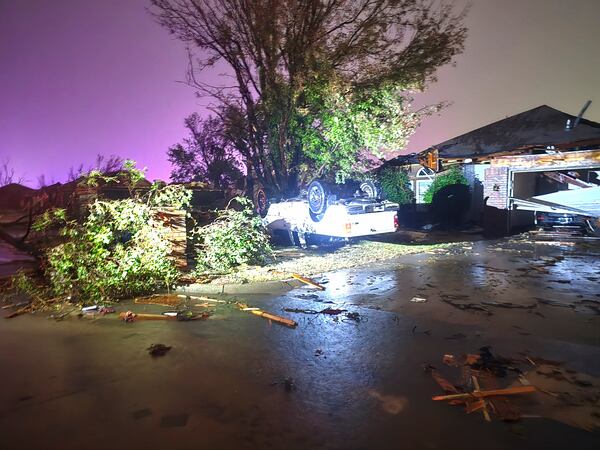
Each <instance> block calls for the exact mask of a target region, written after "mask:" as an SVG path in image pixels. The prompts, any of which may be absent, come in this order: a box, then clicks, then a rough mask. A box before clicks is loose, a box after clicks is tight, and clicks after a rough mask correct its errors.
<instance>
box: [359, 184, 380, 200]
mask: <svg viewBox="0 0 600 450" xmlns="http://www.w3.org/2000/svg"><path fill="white" fill-rule="evenodd" d="M360 190H361V191H362V192H363V193H364V194H365V195H366V196H367V198H379V188H378V187H377V185H376V184H375V183H374V182H373V181H371V180H367V181H363V182H362V183H360Z"/></svg>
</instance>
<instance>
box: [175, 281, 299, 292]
mask: <svg viewBox="0 0 600 450" xmlns="http://www.w3.org/2000/svg"><path fill="white" fill-rule="evenodd" d="M302 285H303V284H302V283H301V282H299V281H297V280H284V281H263V282H257V283H246V284H210V283H209V284H190V285H188V286H180V287H178V288H176V289H175V293H176V294H190V295H198V294H199V295H207V294H208V295H219V294H257V295H273V294H285V293H286V292H289V291H291V290H293V289H296V288H298V287H300V286H302Z"/></svg>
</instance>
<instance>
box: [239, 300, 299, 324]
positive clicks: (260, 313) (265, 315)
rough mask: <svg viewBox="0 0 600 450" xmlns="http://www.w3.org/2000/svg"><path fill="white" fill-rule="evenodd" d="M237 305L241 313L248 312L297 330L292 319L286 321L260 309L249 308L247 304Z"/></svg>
mask: <svg viewBox="0 0 600 450" xmlns="http://www.w3.org/2000/svg"><path fill="white" fill-rule="evenodd" d="M237 305H238V308H240V310H241V311H248V312H250V313H252V314H254V315H255V316H259V317H263V318H265V319H269V320H272V321H273V322H277V323H280V324H282V325H285V326H286V327H290V328H296V326H297V325H298V324H297V323H296V322H295V321H293V320H291V319H286V318H285V317H281V316H278V315H276V314H272V313H269V312H266V311H262V310H261V309H260V308H253V307H249V306H248V305H246V304H245V303H237Z"/></svg>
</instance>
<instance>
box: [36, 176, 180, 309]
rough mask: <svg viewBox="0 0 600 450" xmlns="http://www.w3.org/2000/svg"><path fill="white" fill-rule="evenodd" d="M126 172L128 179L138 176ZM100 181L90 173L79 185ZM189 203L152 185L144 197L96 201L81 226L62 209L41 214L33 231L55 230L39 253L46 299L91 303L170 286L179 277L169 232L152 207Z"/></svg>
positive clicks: (175, 191) (172, 190) (174, 191)
mask: <svg viewBox="0 0 600 450" xmlns="http://www.w3.org/2000/svg"><path fill="white" fill-rule="evenodd" d="M130 172H131V177H137V176H138V175H139V173H140V171H137V169H134V170H131V171H130ZM126 175H127V176H126V178H130V175H128V174H126ZM100 176H103V175H97V174H91V175H89V177H88V179H87V180H84V182H94V181H95V179H97V178H99V177H100ZM190 198H191V193H190V192H189V191H187V190H186V189H185V188H183V187H182V186H161V185H158V184H155V185H153V187H152V189H151V190H150V192H149V193H148V195H146V196H145V197H141V196H136V197H134V198H129V199H124V200H111V201H100V200H96V201H95V202H94V203H93V204H92V205H90V207H89V212H88V215H87V217H86V218H85V220H84V221H83V222H81V223H79V222H77V221H75V220H71V219H69V218H68V217H67V215H66V212H65V211H64V210H62V209H56V210H53V211H48V212H46V213H44V214H43V215H42V216H40V217H39V219H38V220H37V221H36V223H35V224H34V229H36V230H38V231H43V230H48V229H50V228H55V229H58V230H59V236H60V243H59V244H58V245H56V246H53V247H51V248H49V249H48V250H47V251H46V254H45V256H46V261H45V265H44V274H45V276H46V279H47V281H49V284H50V286H49V288H50V291H51V293H50V294H51V295H54V296H61V297H69V298H71V299H72V301H76V302H81V303H84V304H90V303H91V304H93V303H98V302H102V301H112V300H118V299H120V298H125V297H129V296H134V295H140V294H146V293H150V292H153V291H155V290H157V289H160V288H164V287H169V286H172V285H173V283H174V282H175V280H176V279H177V277H178V274H179V272H178V270H177V268H176V267H175V263H174V261H173V260H172V259H171V258H170V254H171V251H172V244H171V242H170V241H169V240H168V239H167V235H168V231H169V230H168V229H167V228H166V227H165V226H164V224H163V222H162V221H160V220H159V219H157V218H156V216H155V211H154V210H153V207H160V206H171V207H175V208H178V209H182V208H186V207H187V206H189V203H190Z"/></svg>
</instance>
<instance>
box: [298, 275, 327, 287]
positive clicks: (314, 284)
mask: <svg viewBox="0 0 600 450" xmlns="http://www.w3.org/2000/svg"><path fill="white" fill-rule="evenodd" d="M292 278H295V279H296V280H298V281H301V282H303V283H305V284H308V285H310V286H313V287H316V288H317V289H319V290H321V291H324V290H325V286H323V285H321V284H319V283H317V282H316V281H313V280H311V279H310V278H306V277H303V276H302V275H300V274H298V273H293V274H292Z"/></svg>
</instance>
